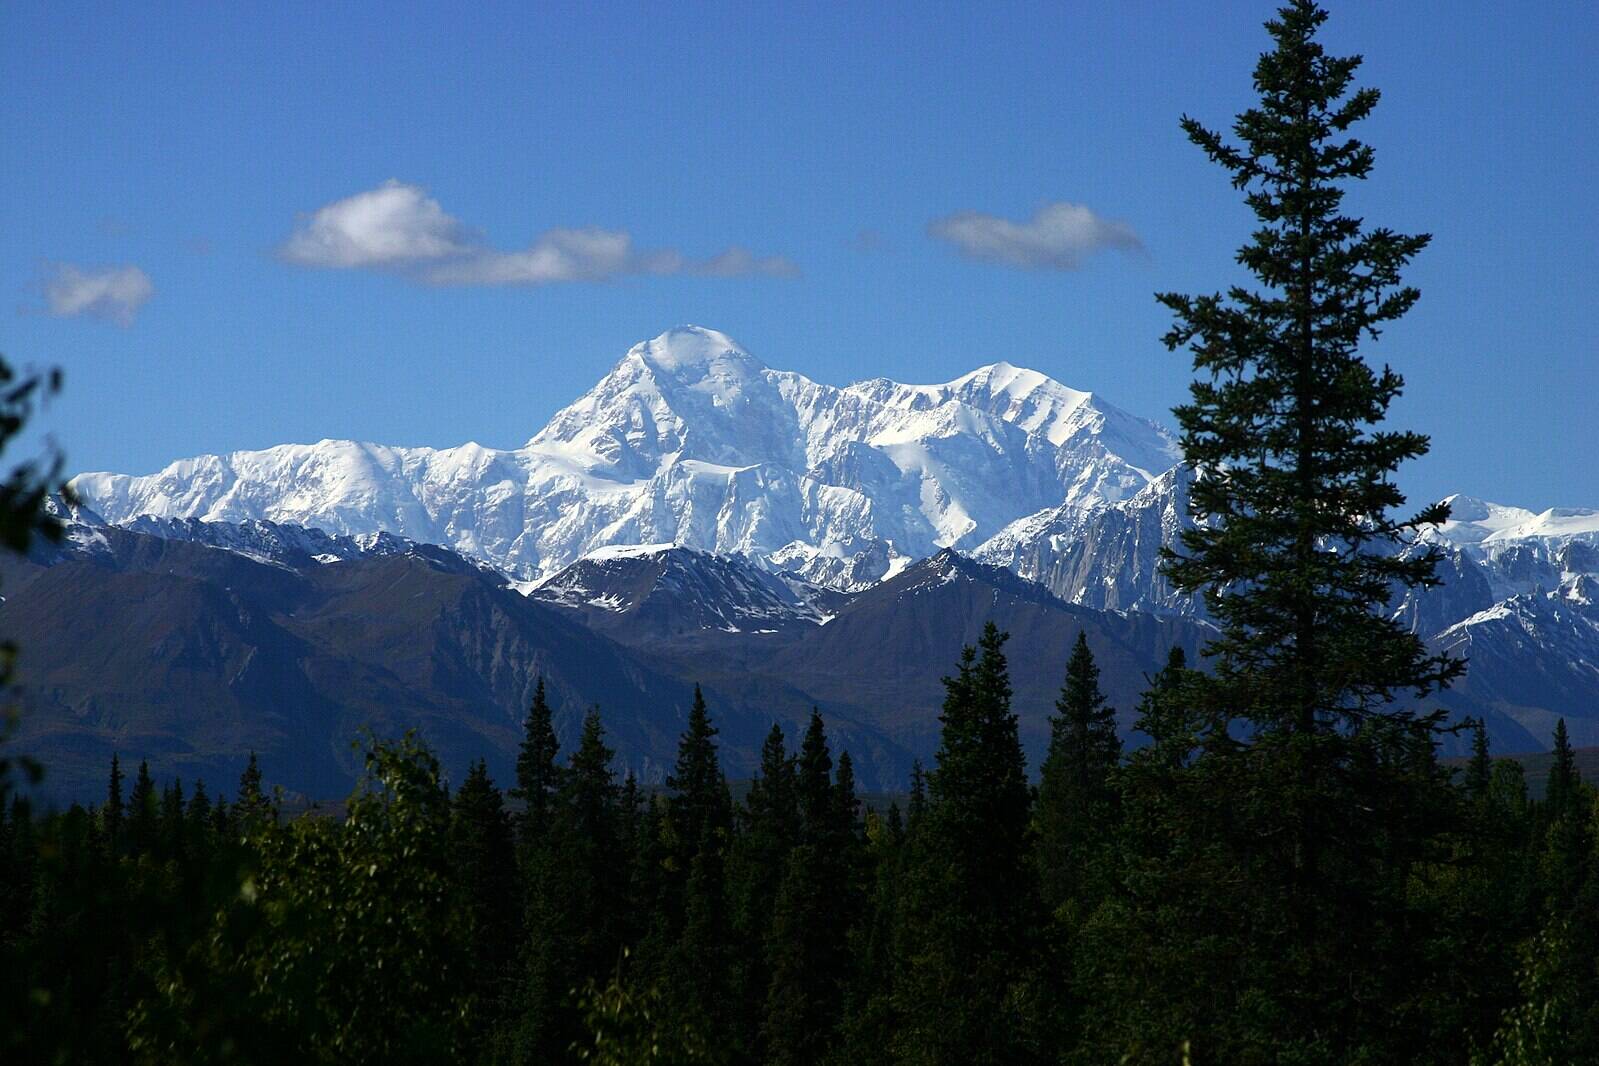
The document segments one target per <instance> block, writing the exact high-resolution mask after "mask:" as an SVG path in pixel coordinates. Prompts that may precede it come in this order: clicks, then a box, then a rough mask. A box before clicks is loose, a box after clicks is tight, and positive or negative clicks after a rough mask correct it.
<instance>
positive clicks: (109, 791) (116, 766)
mask: <svg viewBox="0 0 1599 1066" xmlns="http://www.w3.org/2000/svg"><path fill="white" fill-rule="evenodd" d="M100 816H101V818H102V819H103V820H104V821H105V836H106V848H107V850H108V851H109V852H110V853H111V854H112V855H120V854H121V853H122V821H123V810H122V764H121V762H120V760H119V759H118V758H117V754H116V752H112V753H111V780H110V781H109V783H108V784H107V786H106V801H105V807H103V808H102V809H101V814H100Z"/></svg>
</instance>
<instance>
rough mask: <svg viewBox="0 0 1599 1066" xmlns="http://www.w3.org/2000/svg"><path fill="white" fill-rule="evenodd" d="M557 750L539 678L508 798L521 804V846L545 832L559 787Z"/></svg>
mask: <svg viewBox="0 0 1599 1066" xmlns="http://www.w3.org/2000/svg"><path fill="white" fill-rule="evenodd" d="M559 750H560V743H559V742H558V741H557V740H556V739H555V723H554V716H553V713H552V711H551V710H550V704H549V701H548V700H547V699H546V698H545V695H544V677H543V675H542V674H541V675H540V676H539V679H538V682H537V684H536V685H535V686H534V688H533V703H532V705H531V706H530V707H529V708H528V712H527V721H526V722H525V723H524V725H523V729H522V746H521V748H520V749H519V750H518V751H517V755H516V787H515V788H513V789H512V790H511V795H512V796H513V797H514V798H516V799H519V800H521V801H522V803H523V808H522V814H521V816H520V817H519V818H518V819H517V837H518V839H520V840H521V842H522V843H523V845H524V846H526V845H529V844H531V843H533V842H534V841H536V840H538V839H540V838H541V837H542V836H543V834H544V833H546V832H547V831H548V828H549V818H550V802H551V799H552V797H554V795H555V790H556V788H557V787H558V786H559V783H560V771H559V769H558V768H557V767H556V765H555V756H556V753H557V752H558V751H559Z"/></svg>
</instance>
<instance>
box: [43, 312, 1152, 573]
mask: <svg viewBox="0 0 1599 1066" xmlns="http://www.w3.org/2000/svg"><path fill="white" fill-rule="evenodd" d="M1177 455H1178V452H1177V447H1176V443H1175V441H1174V439H1173V438H1172V436H1171V435H1170V433H1168V432H1167V431H1166V430H1164V429H1163V428H1161V427H1160V426H1158V425H1156V424H1155V423H1153V422H1148V421H1145V420H1143V419H1140V418H1136V417H1134V416H1132V415H1129V414H1127V413H1126V412H1123V411H1121V410H1119V409H1117V408H1115V407H1113V406H1111V405H1110V404H1108V403H1105V402H1104V401H1103V400H1100V399H1099V398H1098V397H1096V396H1094V395H1093V394H1091V393H1086V392H1079V391H1077V390H1075V389H1070V388H1067V387H1066V386H1064V385H1062V384H1060V383H1059V382H1056V381H1054V380H1052V379H1050V378H1048V377H1046V376H1044V375H1042V374H1039V373H1037V372H1036V371H1031V370H1024V369H1021V368H1018V367H1014V366H1011V365H1010V364H1008V363H1003V362H1000V363H994V364H992V365H990V366H985V367H982V368H980V369H978V370H975V371H973V372H971V373H969V374H966V375H964V376H962V377H959V378H956V379H955V380H954V381H950V382H946V383H944V384H941V385H903V384H898V383H896V382H892V381H888V380H886V379H875V380H870V381H863V382H858V383H856V384H853V385H849V386H846V387H842V388H839V387H835V386H831V385H823V384H820V383H818V382H814V381H811V380H810V379H808V378H806V377H804V376H803V375H800V374H797V373H792V372H788V371H778V370H772V369H770V368H768V367H766V366H765V365H764V364H762V363H761V362H760V361H759V360H757V359H756V358H755V357H754V356H753V355H751V354H750V353H749V352H747V351H745V350H744V349H743V348H741V347H740V346H739V345H737V344H736V343H734V342H733V341H732V340H731V339H730V338H728V337H727V336H726V335H724V334H721V333H718V332H715V331H714V330H708V329H702V328H699V327H683V328H679V329H674V330H672V331H670V332H667V333H664V334H662V335H661V336H659V337H656V338H655V339H654V340H651V341H647V342H644V343H641V344H638V345H636V346H634V347H633V348H632V349H631V350H629V351H628V353H627V354H626V355H625V356H623V358H622V359H621V361H620V362H618V363H617V364H616V366H615V367H613V368H612V370H611V371H610V373H608V374H606V375H605V377H604V378H602V379H601V380H600V382H599V383H598V384H596V385H595V386H594V388H592V389H591V390H589V391H588V392H587V393H586V394H584V395H583V396H582V397H580V398H579V399H578V400H577V401H575V402H574V403H572V404H571V405H570V406H568V407H566V408H565V409H564V410H562V411H560V412H558V413H557V414H556V415H555V417H554V418H552V419H551V420H550V422H549V424H548V425H546V426H545V427H544V428H543V429H541V430H540V431H539V432H538V433H537V434H535V435H534V436H533V438H532V439H531V440H529V441H528V443H527V444H526V445H525V446H524V447H522V448H518V449H513V450H494V449H490V448H484V447H481V446H479V445H477V444H465V445H462V446H460V447H457V448H450V449H443V450H437V449H431V448H395V447H386V446H382V445H376V444H364V443H357V442H354V441H332V440H325V441H322V442H320V443H318V444H311V445H283V446H280V447H276V448H269V449H267V450H265V451H258V452H235V453H233V454H230V455H207V456H199V457H197V458H193V459H186V460H182V461H179V462H176V463H173V464H172V465H171V466H168V467H167V468H166V469H165V470H162V471H160V472H159V473H156V474H151V475H147V476H142V477H140V476H129V475H125V474H110V473H92V474H83V475H80V476H79V477H78V478H76V479H74V481H73V487H74V489H75V490H76V491H77V492H78V494H79V495H80V497H81V498H82V499H84V500H85V501H86V502H87V503H89V504H90V505H91V506H93V507H94V508H95V509H96V510H98V511H99V512H100V513H101V514H103V515H104V516H105V518H106V519H107V520H109V521H111V522H126V521H129V520H131V519H133V518H135V517H136V516H139V515H155V516H160V517H166V518H198V519H202V520H205V521H215V520H225V521H234V522H238V521H244V520H248V519H258V520H267V521H271V522H276V523H286V524H294V525H300V526H307V527H316V528H321V529H325V530H327V531H329V532H330V533H336V534H345V535H360V534H371V533H375V532H378V531H388V532H391V533H395V534H398V535H400V536H404V537H407V538H410V539H412V540H416V541H424V542H431V543H438V544H443V545H447V546H449V547H451V548H454V549H456V550H458V551H461V552H464V553H466V554H469V555H472V556H476V557H478V558H482V559H485V560H487V561H489V562H491V563H493V564H495V565H497V566H499V567H502V568H504V569H506V570H508V571H511V572H514V573H517V574H519V575H520V576H522V577H525V578H529V579H533V578H537V577H542V576H548V575H551V574H554V573H555V572H557V571H559V570H560V569H561V568H563V567H565V566H568V565H570V564H571V563H573V562H576V561H577V560H578V559H580V558H582V557H583V556H584V555H585V554H587V553H589V552H592V551H593V550H595V549H596V548H601V547H605V546H610V545H638V544H653V543H676V544H681V545H685V546H688V547H693V548H698V549H701V550H706V551H713V552H717V553H721V554H733V553H739V554H743V555H746V556H748V557H750V558H751V559H753V560H755V561H757V562H758V563H760V564H762V565H765V566H768V567H771V568H774V569H783V570H789V571H794V572H797V573H799V574H801V575H802V576H805V577H807V578H809V579H811V580H813V581H818V582H824V583H827V584H831V585H833V586H835V587H840V588H855V587H862V586H864V585H866V584H869V583H871V582H872V581H875V580H878V579H880V578H882V577H883V576H884V575H886V574H889V573H892V572H894V571H895V570H896V569H897V568H899V567H902V566H903V565H905V564H906V563H908V562H909V561H910V560H912V559H915V558H919V557H922V556H925V555H929V554H931V553H933V552H935V551H937V550H938V549H939V548H943V547H954V548H958V549H963V550H969V549H971V548H974V547H976V546H977V545H978V544H981V543H982V542H983V541H985V540H987V539H988V538H990V537H992V536H993V535H994V534H996V533H998V532H999V531H1000V530H1001V529H1002V528H1004V527H1005V526H1006V525H1008V524H1009V523H1011V522H1013V521H1015V520H1016V519H1019V518H1022V517H1024V516H1027V515H1032V514H1036V513H1037V512H1040V511H1042V510H1046V509H1053V508H1058V507H1060V506H1061V505H1062V504H1063V503H1064V504H1065V505H1066V506H1068V507H1071V508H1077V509H1081V508H1094V507H1099V506H1104V505H1108V504H1110V503H1113V502H1115V501H1118V500H1123V499H1126V498H1129V497H1131V496H1133V495H1135V494H1136V493H1137V492H1138V491H1139V490H1141V489H1142V488H1144V487H1145V486H1146V485H1147V484H1148V483H1149V482H1150V481H1151V480H1152V479H1154V478H1156V477H1158V476H1159V475H1160V474H1161V473H1162V472H1164V471H1165V470H1167V469H1168V468H1170V467H1171V466H1172V465H1173V464H1174V463H1175V462H1176V460H1177Z"/></svg>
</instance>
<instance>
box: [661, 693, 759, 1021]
mask: <svg viewBox="0 0 1599 1066" xmlns="http://www.w3.org/2000/svg"><path fill="white" fill-rule="evenodd" d="M716 735H717V730H716V726H715V725H713V724H712V723H711V716H710V710H709V708H708V707H707V706H706V703H705V696H704V694H703V693H702V692H701V691H700V689H699V686H698V685H696V686H695V687H694V702H693V705H692V706H691V707H690V709H689V715H688V723H687V726H686V728H685V729H684V731H683V734H682V736H681V738H679V741H678V748H677V762H676V765H675V766H674V767H673V771H672V773H671V775H670V776H668V777H667V779H666V785H667V788H668V789H670V790H671V796H670V799H669V800H668V802H667V805H666V812H665V817H664V819H663V820H662V833H663V835H664V837H665V847H664V848H663V852H664V856H663V858H664V862H665V865H666V869H665V871H663V873H664V876H663V877H662V878H661V881H660V891H659V894H658V896H657V899H658V906H659V907H660V910H661V915H660V918H659V919H658V920H657V922H656V928H655V930H653V931H652V935H653V936H654V937H655V938H656V940H657V944H658V945H659V947H658V948H657V950H658V951H659V954H660V955H661V956H662V958H663V964H662V980H663V985H664V987H665V989H666V990H667V995H668V999H669V1004H670V1006H671V1008H672V1009H673V1010H674V1011H675V1012H676V1013H677V1014H678V1016H679V1017H680V1018H681V1019H683V1020H684V1021H685V1022H686V1023H692V1024H694V1025H696V1026H697V1027H698V1028H699V1029H700V1031H702V1032H704V1033H705V1034H706V1035H707V1038H708V1039H710V1040H712V1041H713V1042H714V1043H715V1044H717V1046H719V1047H724V1048H732V1049H737V1048H738V1039H739V1026H738V1015H739V1010H738V1006H737V1004H738V999H737V995H736V991H737V990H736V981H735V973H734V971H735V968H736V965H737V955H736V952H735V950H734V947H733V923H732V913H731V905H730V900H729V897H728V891H727V856H728V851H729V846H730V845H731V843H732V840H731V838H732V833H733V804H732V799H731V797H730V795H729V793H728V788H727V778H726V777H725V776H724V775H723V773H722V764H721V760H720V757H719V756H718V754H717V750H716ZM662 939H664V940H665V941H666V942H665V943H664V944H660V941H661V940H662ZM661 948H664V950H660V949H661ZM739 1050H742V1049H739Z"/></svg>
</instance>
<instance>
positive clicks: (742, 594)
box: [531, 544, 844, 644]
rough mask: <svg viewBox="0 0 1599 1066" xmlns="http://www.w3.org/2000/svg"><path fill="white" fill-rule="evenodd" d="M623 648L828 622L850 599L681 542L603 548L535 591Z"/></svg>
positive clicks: (548, 601) (533, 593) (740, 558)
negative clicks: (833, 610)
mask: <svg viewBox="0 0 1599 1066" xmlns="http://www.w3.org/2000/svg"><path fill="white" fill-rule="evenodd" d="M531 595H532V596H533V598H534V599H537V600H540V601H541V602H543V603H545V604H548V605H549V606H551V607H555V608H557V609H559V610H562V611H566V612H569V613H571V614H574V615H575V616H577V617H578V619H579V620H581V621H582V622H583V623H584V624H585V625H587V626H588V627H589V628H590V629H594V630H596V631H598V632H602V633H606V634H607V635H611V636H613V637H618V639H622V637H620V636H618V635H619V634H624V635H625V639H624V640H623V642H624V643H641V642H647V643H650V644H656V643H658V642H659V641H661V640H665V639H672V638H676V637H682V636H685V635H698V634H701V633H705V632H707V631H713V632H716V633H757V634H772V633H781V632H785V631H787V630H790V629H792V628H794V627H795V626H814V625H820V624H822V623H823V622H825V621H826V620H827V619H828V618H829V617H830V615H831V611H830V610H829V608H832V607H836V606H837V605H838V604H839V603H840V602H842V600H843V599H844V594H842V593H839V592H836V591H834V590H832V589H827V588H823V587H820V586H816V585H810V584H807V583H806V582H804V581H802V580H800V579H798V578H795V577H793V576H792V575H787V574H774V573H771V572H769V571H767V570H764V569H762V568H760V567H757V566H755V565H753V564H752V563H750V562H748V561H747V560H745V559H744V558H742V557H741V556H736V555H713V554H711V553H709V552H702V551H698V550H696V549H694V548H685V547H683V546H681V545H677V544H645V545H639V546H637V547H622V546H617V547H607V548H597V549H595V550H594V551H592V552H590V553H589V554H588V555H585V556H584V557H583V558H581V559H579V560H578V561H577V562H575V563H573V564H572V565H571V566H568V567H567V568H566V569H564V570H562V571H561V572H560V573H558V574H556V575H555V576H554V577H551V578H549V579H548V580H546V581H544V582H542V583H540V584H539V585H538V586H537V587H536V588H534V589H533V590H532V592H531Z"/></svg>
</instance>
